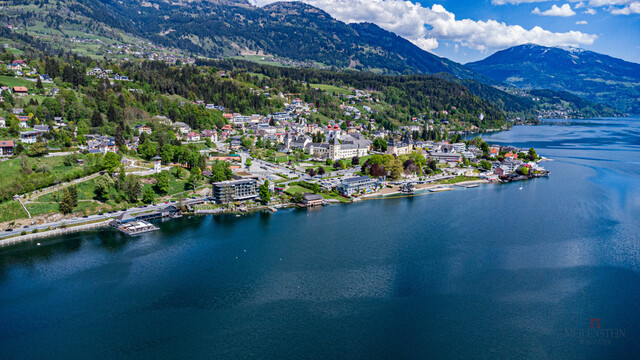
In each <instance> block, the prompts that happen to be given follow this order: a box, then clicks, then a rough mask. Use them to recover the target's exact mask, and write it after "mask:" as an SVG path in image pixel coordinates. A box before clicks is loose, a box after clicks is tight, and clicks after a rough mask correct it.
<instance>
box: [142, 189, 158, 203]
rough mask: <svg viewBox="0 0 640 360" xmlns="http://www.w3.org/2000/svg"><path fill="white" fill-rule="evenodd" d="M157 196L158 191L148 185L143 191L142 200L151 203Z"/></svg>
mask: <svg viewBox="0 0 640 360" xmlns="http://www.w3.org/2000/svg"><path fill="white" fill-rule="evenodd" d="M155 198H156V193H155V192H154V191H153V189H152V188H151V187H146V188H145V189H144V191H143V192H142V202H144V203H145V204H151V203H152V202H153V200H155Z"/></svg>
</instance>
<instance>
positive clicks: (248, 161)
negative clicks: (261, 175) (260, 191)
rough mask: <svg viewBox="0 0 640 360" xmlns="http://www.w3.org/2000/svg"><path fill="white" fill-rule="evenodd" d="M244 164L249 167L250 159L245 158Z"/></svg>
mask: <svg viewBox="0 0 640 360" xmlns="http://www.w3.org/2000/svg"><path fill="white" fill-rule="evenodd" d="M245 165H247V167H251V159H249V158H247V161H245Z"/></svg>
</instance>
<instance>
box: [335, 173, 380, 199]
mask: <svg viewBox="0 0 640 360" xmlns="http://www.w3.org/2000/svg"><path fill="white" fill-rule="evenodd" d="M379 187H380V183H379V182H377V181H376V180H373V179H372V178H370V177H368V176H366V175H365V176H358V177H353V178H350V179H345V180H343V181H342V183H341V184H340V185H338V192H339V193H340V194H342V195H344V196H351V195H353V194H357V193H360V192H364V193H367V192H372V191H374V190H376V189H378V188H379Z"/></svg>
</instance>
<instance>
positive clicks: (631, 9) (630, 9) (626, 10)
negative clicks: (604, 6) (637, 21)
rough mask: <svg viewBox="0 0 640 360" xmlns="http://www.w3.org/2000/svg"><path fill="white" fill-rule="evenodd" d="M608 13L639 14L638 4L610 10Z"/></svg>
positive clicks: (639, 7) (639, 5) (633, 3)
mask: <svg viewBox="0 0 640 360" xmlns="http://www.w3.org/2000/svg"><path fill="white" fill-rule="evenodd" d="M609 12H610V13H612V14H614V15H631V14H640V2H632V3H631V4H629V5H627V6H625V7H623V8H611V9H609Z"/></svg>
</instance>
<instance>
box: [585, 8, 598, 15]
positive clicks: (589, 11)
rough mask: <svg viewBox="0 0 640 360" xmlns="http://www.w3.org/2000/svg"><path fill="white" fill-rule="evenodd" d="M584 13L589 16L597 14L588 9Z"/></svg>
mask: <svg viewBox="0 0 640 360" xmlns="http://www.w3.org/2000/svg"><path fill="white" fill-rule="evenodd" d="M584 13H585V14H589V15H595V14H597V11H596V10H595V9H593V8H588V9H587V10H585V11H584Z"/></svg>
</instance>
